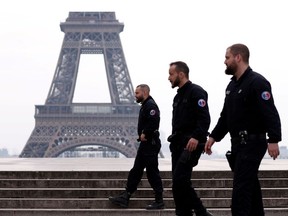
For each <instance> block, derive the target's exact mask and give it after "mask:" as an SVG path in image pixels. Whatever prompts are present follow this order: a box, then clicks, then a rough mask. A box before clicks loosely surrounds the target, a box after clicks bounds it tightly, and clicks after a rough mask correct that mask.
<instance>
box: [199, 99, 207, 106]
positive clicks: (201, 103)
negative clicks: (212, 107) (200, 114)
mask: <svg viewBox="0 0 288 216" xmlns="http://www.w3.org/2000/svg"><path fill="white" fill-rule="evenodd" d="M198 106H200V107H205V106H206V101H205V100H204V99H199V100H198Z"/></svg>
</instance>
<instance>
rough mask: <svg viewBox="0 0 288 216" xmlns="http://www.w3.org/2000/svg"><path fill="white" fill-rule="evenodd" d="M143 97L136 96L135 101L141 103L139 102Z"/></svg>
mask: <svg viewBox="0 0 288 216" xmlns="http://www.w3.org/2000/svg"><path fill="white" fill-rule="evenodd" d="M143 99H144V98H143V97H139V98H136V102H137V103H141V102H143Z"/></svg>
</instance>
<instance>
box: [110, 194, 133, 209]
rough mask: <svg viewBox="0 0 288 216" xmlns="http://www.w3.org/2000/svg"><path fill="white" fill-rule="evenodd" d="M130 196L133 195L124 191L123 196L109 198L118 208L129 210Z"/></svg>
mask: <svg viewBox="0 0 288 216" xmlns="http://www.w3.org/2000/svg"><path fill="white" fill-rule="evenodd" d="M130 196H131V194H129V193H128V192H126V191H124V192H122V193H121V194H119V195H118V196H114V197H109V200H110V201H111V202H112V203H113V204H115V205H117V206H120V207H122V208H128V204H129V199H130Z"/></svg>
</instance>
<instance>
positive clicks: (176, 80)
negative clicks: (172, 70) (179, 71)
mask: <svg viewBox="0 0 288 216" xmlns="http://www.w3.org/2000/svg"><path fill="white" fill-rule="evenodd" d="M171 84H172V88H175V87H177V86H179V84H180V79H179V77H177V78H176V79H175V81H174V82H172V83H171Z"/></svg>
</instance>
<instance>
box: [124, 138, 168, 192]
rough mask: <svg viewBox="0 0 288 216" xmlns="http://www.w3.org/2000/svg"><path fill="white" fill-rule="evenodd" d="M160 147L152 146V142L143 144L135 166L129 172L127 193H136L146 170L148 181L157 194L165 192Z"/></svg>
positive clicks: (138, 152)
mask: <svg viewBox="0 0 288 216" xmlns="http://www.w3.org/2000/svg"><path fill="white" fill-rule="evenodd" d="M160 147H161V146H160V145H152V144H151V143H150V142H141V143H140V146H139V149H138V151H137V155H136V157H135V161H134V165H133V167H132V169H131V170H130V172H129V175H128V179H127V185H126V191H128V192H129V193H131V194H132V193H134V192H135V191H136V190H137V186H138V184H139V183H140V181H141V179H142V176H143V172H144V169H145V168H146V174H147V179H148V181H149V183H150V185H151V187H152V188H153V190H154V192H155V194H161V195H162V192H163V185H162V180H161V177H160V172H159V168H158V165H159V164H158V154H159V151H160Z"/></svg>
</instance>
